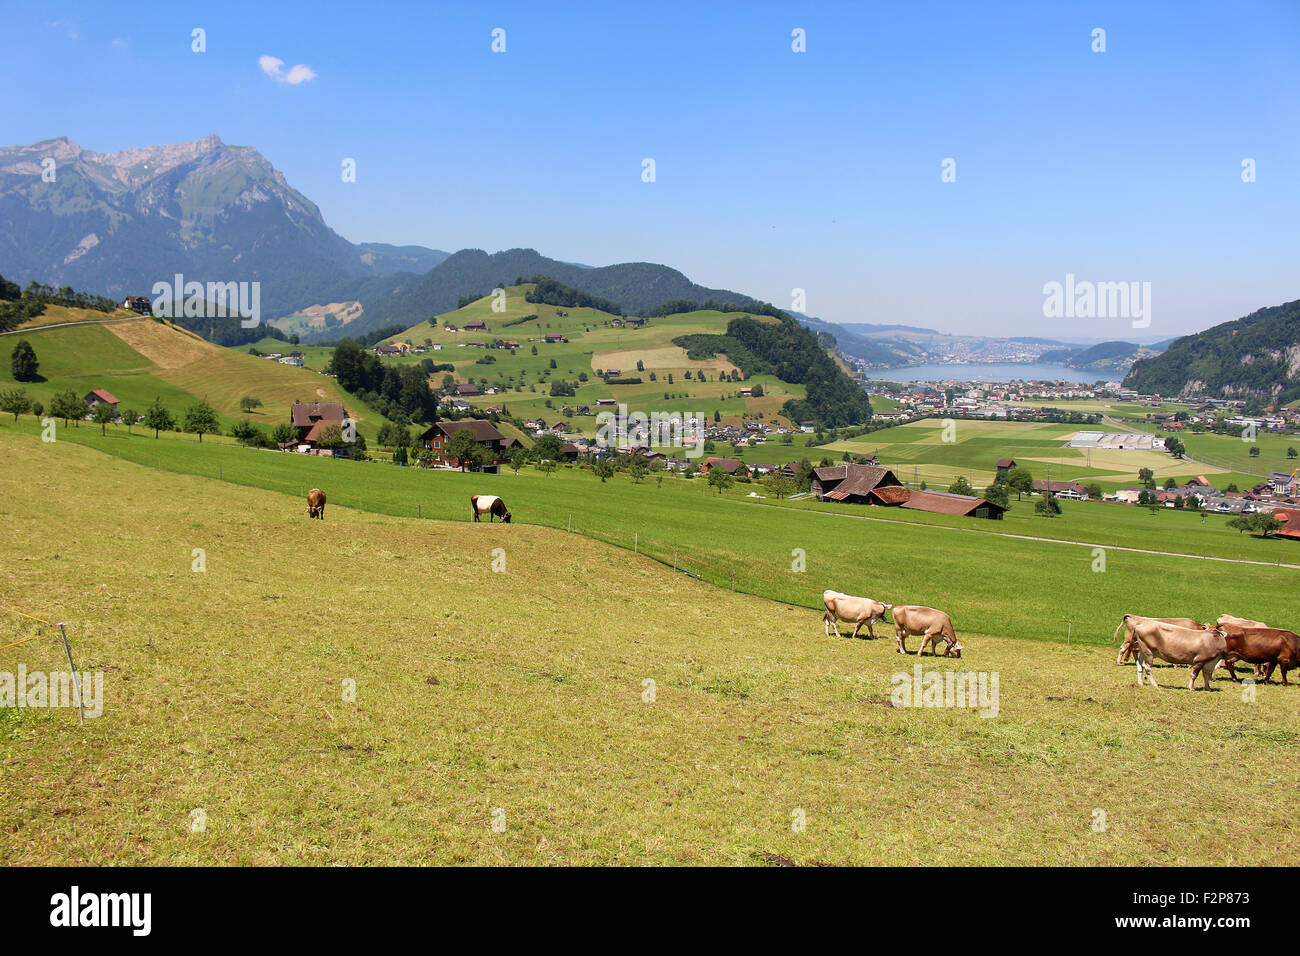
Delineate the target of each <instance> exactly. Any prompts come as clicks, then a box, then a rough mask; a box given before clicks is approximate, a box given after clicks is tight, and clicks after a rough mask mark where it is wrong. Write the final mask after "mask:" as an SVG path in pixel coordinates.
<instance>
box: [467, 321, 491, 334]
mask: <svg viewBox="0 0 1300 956" xmlns="http://www.w3.org/2000/svg"><path fill="white" fill-rule="evenodd" d="M465 331H466V332H486V331H487V323H486V322H466V323H465Z"/></svg>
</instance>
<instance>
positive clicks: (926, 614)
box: [894, 604, 961, 657]
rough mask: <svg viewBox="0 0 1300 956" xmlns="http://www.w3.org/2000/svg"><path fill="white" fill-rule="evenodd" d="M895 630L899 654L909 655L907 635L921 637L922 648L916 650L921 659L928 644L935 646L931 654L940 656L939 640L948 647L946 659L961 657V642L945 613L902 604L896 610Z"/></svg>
mask: <svg viewBox="0 0 1300 956" xmlns="http://www.w3.org/2000/svg"><path fill="white" fill-rule="evenodd" d="M894 629H895V630H896V631H897V633H898V653H900V654H906V653H907V635H909V634H919V635H921V646H920V647H918V648H917V649H916V656H917V657H920V656H921V652H922V651H924V650H925V647H926V645H927V644H933V645H934V648H933V650H932V651H931V653H933V654H935V655H938V653H939V639H940V638H942V639H943V641H944V643H945V644H946V645H947V646H946V647H945V648H944V651H943V656H944V657H961V641H959V640H957V634H956V632H955V631H953V629H952V618H950V617H949V616H948V615H947V614H945V613H944V612H943V611H936V610H935V609H934V608H932V607H920V606H919V605H916V604H900V605H898V606H896V607H895V608H894Z"/></svg>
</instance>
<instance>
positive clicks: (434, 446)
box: [419, 418, 514, 473]
mask: <svg viewBox="0 0 1300 956" xmlns="http://www.w3.org/2000/svg"><path fill="white" fill-rule="evenodd" d="M462 430H466V431H468V432H469V433H470V434H471V435H473V436H474V441H476V442H478V444H480V445H482V446H483V447H484V448H486V449H487V450H488V451H489V452H490V453H491V455H492V461H491V463H490V464H488V465H485V466H484V468H483V470H484V471H488V472H493V473H495V472H496V471H497V470H498V467H499V465H500V464H501V460H502V457H503V453H504V452H505V451H506V450H507V448H509V447H510V446H511V445H513V444H514V442H512V441H510V440H509V439H507V438H506V436H505V435H503V434H501V432H499V431H497V427H496V426H495V425H493V424H492V423H491V422H489V421H485V420H483V419H473V418H467V419H462V420H461V421H458V422H453V421H441V422H437V423H435V424H434V425H433V426H432V427H430V428H429V429H428V430H427V431H425V432H424V433H423V434H422V435H420V438H419V442H420V447H421V448H422V449H424V450H425V451H428V452H431V453H432V457H433V464H434V465H435V466H436V467H439V468H459V467H460V466H461V463H460V462H459V461H458V460H457V459H455V458H452V457H451V456H450V455H449V454H447V443H448V442H449V441H451V438H452V436H453V435H455V434H456V433H457V432H459V431H462Z"/></svg>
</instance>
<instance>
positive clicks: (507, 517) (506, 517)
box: [501, 511, 510, 524]
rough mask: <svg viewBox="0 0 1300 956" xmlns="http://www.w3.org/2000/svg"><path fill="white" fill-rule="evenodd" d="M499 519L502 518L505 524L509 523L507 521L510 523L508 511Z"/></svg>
mask: <svg viewBox="0 0 1300 956" xmlns="http://www.w3.org/2000/svg"><path fill="white" fill-rule="evenodd" d="M501 520H502V521H503V522H505V523H506V524H509V523H510V512H509V511H507V512H506V513H505V514H503V515H502V516H501Z"/></svg>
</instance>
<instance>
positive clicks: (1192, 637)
mask: <svg viewBox="0 0 1300 956" xmlns="http://www.w3.org/2000/svg"><path fill="white" fill-rule="evenodd" d="M469 502H470V512H471V514H472V515H473V518H474V520H475V521H478V520H479V518H480V516H482V515H487V516H488V520H489V521H492V520H495V519H496V518H500V519H501V520H502V521H504V522H507V523H509V521H510V512H509V511H507V510H506V506H505V502H504V501H502V500H501V498H500V497H498V496H497V495H472V496H471V497H470V499H469ZM307 515H308V516H309V517H312V518H320V519H321V520H322V521H324V520H325V492H323V491H321V490H320V489H319V488H313V489H312V490H311V491H310V492H308V494H307ZM822 603H823V604H824V605H825V606H826V613H825V614H823V615H822V622H823V623H824V625H825V629H826V636H827V637H830V635H831V632H832V631H833V632H834V633H835V636H836V637H840V636H841V634H840V629H839V627H838V623H839V622H844V623H846V624H852V625H854V627H853V637H857V636H858V632H859V631H860V630H862V627H863V625H865V626H866V628H867V634H868V635H869V636H870V637H872V638H874V637H875V636H876V632H875V631H874V630H873V629H872V625H873V624H875V623H876V622H878V621H884V620H885V615H886V612H888V611H893V612H894V621H893V624H894V631H895V634H896V636H897V639H898V652H899V653H900V654H907V653H909V652H908V650H907V638H908V635H917V636H919V637H920V638H921V646H920V647H918V648H917V649H916V654H917V656H918V657H920V656H921V654H922V652H924V651H925V649H926V647H930V648H931V651H930V652H931V653H932V654H935V655H937V654H938V653H939V642H940V641H943V644H944V649H943V656H944V657H961V652H962V644H961V641H959V640H958V639H957V634H956V632H955V631H954V630H953V626H952V618H951V617H949V616H948V615H947V614H946V613H944V612H943V611H939V610H936V609H935V608H932V607H922V606H921V605H917V604H898V605H894V604H884V603H882V602H880V601H873V600H872V599H871V598H863V597H852V596H850V595H848V594H841V593H840V592H839V591H824V592H822ZM1121 630H1123V631H1124V643H1123V645H1122V646H1121V647H1120V649H1119V656H1118V657H1117V658H1116V659H1115V663H1116V664H1123V663H1125V662H1126V661H1128V660H1129V658H1130V657H1131V658H1132V659H1133V660H1134V662H1135V663H1136V665H1137V676H1138V686H1139V687H1141V686H1142V683H1143V678H1144V677H1145V679H1146V680H1149V681H1150V682H1151V686H1152V687H1156V688H1159V686H1160V685H1159V684H1157V683H1156V678H1155V674H1153V673H1152V671H1151V664H1152V662H1153V661H1155V659H1156V658H1159V659H1160V660H1162V661H1167V662H1168V663H1170V664H1183V665H1186V666H1188V667H1190V668H1191V671H1192V675H1191V679H1190V680H1189V681H1188V682H1187V687H1188V689H1189V690H1195V689H1196V676H1197V675H1198V674H1199V675H1200V676H1201V679H1202V681H1203V683H1204V686H1205V689H1206V690H1209V688H1210V678H1211V677H1212V676H1213V674H1214V670H1215V668H1217V667H1218V666H1219V665H1220V664H1223V665H1225V666H1226V667H1227V668H1228V676H1229V677H1231V678H1232V679H1233V680H1234V681H1236V680H1238V678H1237V672H1236V670H1235V669H1234V668H1233V665H1234V664H1236V663H1243V664H1253V665H1254V666H1255V676H1256V677H1260V676H1262V677H1263V680H1264V682H1265V683H1269V682H1270V681H1271V679H1272V677H1273V671H1274V670H1275V669H1277V668H1281V670H1282V683H1283V684H1286V683H1287V679H1286V674H1287V671H1289V670H1290V669H1291V668H1293V667H1300V636H1297V635H1296V634H1295V633H1294V632H1293V631H1287V630H1283V629H1282V628H1280V627H1269V626H1268V625H1267V624H1265V623H1263V622H1262V621H1248V620H1246V619H1245V618H1240V617H1233V616H1232V615H1231V614H1221V615H1219V619H1218V620H1217V621H1215V622H1214V623H1212V624H1201V623H1199V622H1198V621H1196V620H1195V619H1194V618H1190V617H1142V616H1140V615H1137V614H1125V615H1124V619H1123V620H1122V621H1120V622H1119V627H1117V628H1115V634H1114V635H1113V636H1112V638H1111V640H1112V642H1113V641H1114V640H1115V639H1116V638H1118V637H1119V632H1120V631H1121Z"/></svg>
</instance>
